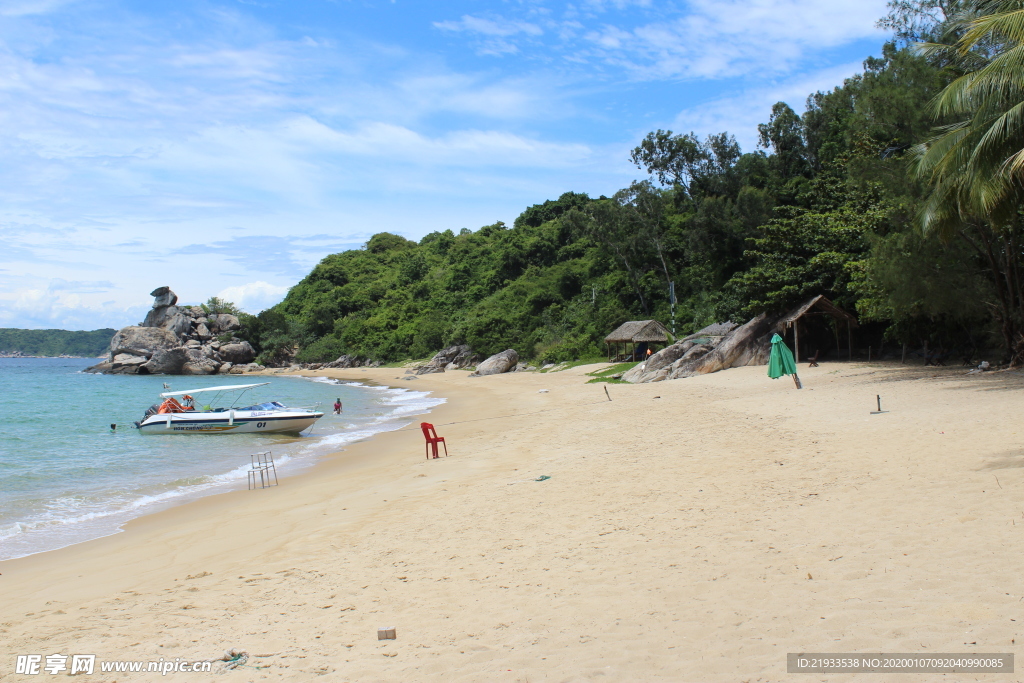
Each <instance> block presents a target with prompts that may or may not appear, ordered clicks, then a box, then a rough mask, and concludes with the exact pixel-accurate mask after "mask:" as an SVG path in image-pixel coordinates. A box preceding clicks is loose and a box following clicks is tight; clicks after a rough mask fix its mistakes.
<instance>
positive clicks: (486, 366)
mask: <svg viewBox="0 0 1024 683" xmlns="http://www.w3.org/2000/svg"><path fill="white" fill-rule="evenodd" d="M518 362H519V354H518V353H516V352H515V350H514V349H506V350H505V351H502V352H501V353H496V354H494V355H493V356H491V357H490V358H488V359H487V360H485V361H484V362H483V363H480V365H477V366H476V370H475V371H474V372H473V374H472V375H470V377H481V376H483V375H499V374H501V373H503V372H508V371H510V370H514V369H515V367H516V364H517V363H518Z"/></svg>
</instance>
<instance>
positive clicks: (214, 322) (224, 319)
mask: <svg viewBox="0 0 1024 683" xmlns="http://www.w3.org/2000/svg"><path fill="white" fill-rule="evenodd" d="M200 310H202V309H200ZM208 322H209V323H210V326H211V327H210V329H213V330H216V331H217V332H220V333H224V332H234V331H235V330H240V329H242V324H241V323H240V322H238V318H237V317H236V316H233V315H231V314H230V313H215V314H213V315H211V316H210V317H209V320H208Z"/></svg>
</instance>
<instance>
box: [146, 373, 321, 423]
mask: <svg viewBox="0 0 1024 683" xmlns="http://www.w3.org/2000/svg"><path fill="white" fill-rule="evenodd" d="M268 384H270V382H263V383H261V384H233V385H226V386H220V387H206V388H204V389H189V390H187V391H167V392H164V393H162V394H160V398H162V399H163V401H162V402H161V403H154V404H153V405H152V406H150V408H149V410H147V411H146V414H145V416H144V417H143V418H142V420H140V421H139V422H136V423H135V426H136V427H137V428H138V430H139V431H140V432H141V433H143V434H229V433H230V434H252V433H259V434H270V433H279V432H293V433H298V432H301V431H302V430H304V429H306V428H308V427H310V426H311V425H312V424H313V423H314V422H316V421H317V420H319V419H320V418H321V417H323V416H324V414H323V413H322V412H320V411H319V410H318V409H317V408H318V406H319V403H318V404H316V405H315V406H314V407H312V408H289V407H287V406H284V405H282V404H280V403H278V402H277V401H269V402H267V403H257V404H255V405H250V406H245V407H244V408H239V407H236V405H237V404H238V403H240V402H241V400H242V397H243V396H244V395H245V392H247V391H248V390H250V389H254V388H256V387H263V386H267V385H268ZM164 388H167V385H166V384H165V385H164ZM207 395H209V396H210V400H209V401H205V400H204V401H199V402H197V399H196V396H199V397H201V398H203V399H205V398H206V396H207ZM224 395H227V397H228V398H230V397H232V396H234V398H233V400H231V402H230V403H229V404H228V405H227V406H223V405H221V406H218V405H217V404H218V402H220V401H222V400H224V401H225V402H226V398H224V399H222V397H223V396H224ZM179 398H180V399H181V400H180V401H179V400H178V399H179Z"/></svg>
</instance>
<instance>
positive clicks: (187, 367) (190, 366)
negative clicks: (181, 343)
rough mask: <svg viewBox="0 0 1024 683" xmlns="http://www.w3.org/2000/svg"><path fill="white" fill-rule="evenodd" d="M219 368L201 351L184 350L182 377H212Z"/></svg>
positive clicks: (218, 364)
mask: <svg viewBox="0 0 1024 683" xmlns="http://www.w3.org/2000/svg"><path fill="white" fill-rule="evenodd" d="M219 368H220V363H219V362H217V361H215V360H213V359H211V358H207V357H206V355H205V354H204V353H203V352H202V350H201V349H185V362H184V363H183V364H182V366H181V374H183V375H212V374H214V373H215V372H217V370H218V369H219Z"/></svg>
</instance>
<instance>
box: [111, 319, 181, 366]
mask: <svg viewBox="0 0 1024 683" xmlns="http://www.w3.org/2000/svg"><path fill="white" fill-rule="evenodd" d="M178 344H179V342H178V338H177V337H176V336H174V334H173V333H172V332H169V331H168V330H165V329H162V328H159V327H135V326H129V327H122V328H121V329H120V330H118V331H117V332H115V333H114V336H113V337H112V338H111V340H110V358H111V360H113V359H114V357H115V356H117V355H118V354H122V353H126V354H129V355H132V356H144V357H145V358H146V359H147V360H148V359H149V358H152V356H153V354H154V353H156V352H157V351H159V350H161V349H172V348H174V347H175V346H178Z"/></svg>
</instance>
